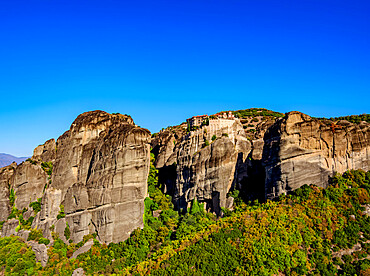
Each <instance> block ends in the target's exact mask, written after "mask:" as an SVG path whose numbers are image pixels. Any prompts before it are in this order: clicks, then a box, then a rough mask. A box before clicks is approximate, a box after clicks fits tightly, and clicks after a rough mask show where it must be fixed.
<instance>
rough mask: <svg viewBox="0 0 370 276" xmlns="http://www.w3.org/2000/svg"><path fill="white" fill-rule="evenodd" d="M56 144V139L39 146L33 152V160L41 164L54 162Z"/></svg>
mask: <svg viewBox="0 0 370 276" xmlns="http://www.w3.org/2000/svg"><path fill="white" fill-rule="evenodd" d="M56 152H57V150H56V143H55V140H54V139H50V140H48V141H46V142H45V143H44V144H43V145H39V146H38V147H36V148H35V149H34V151H33V156H32V160H37V161H41V162H52V163H53V162H54V161H55V157H56Z"/></svg>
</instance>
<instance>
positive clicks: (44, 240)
mask: <svg viewBox="0 0 370 276" xmlns="http://www.w3.org/2000/svg"><path fill="white" fill-rule="evenodd" d="M42 243H43V244H45V245H48V244H49V243H50V240H49V239H47V238H43V237H41V238H40V239H39V244H42Z"/></svg>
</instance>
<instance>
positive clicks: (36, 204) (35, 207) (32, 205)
mask: <svg viewBox="0 0 370 276" xmlns="http://www.w3.org/2000/svg"><path fill="white" fill-rule="evenodd" d="M30 208H32V209H33V211H34V213H35V214H37V213H38V212H40V211H41V198H38V199H37V200H36V201H34V202H31V203H30Z"/></svg>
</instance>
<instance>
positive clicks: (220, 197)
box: [152, 119, 251, 214]
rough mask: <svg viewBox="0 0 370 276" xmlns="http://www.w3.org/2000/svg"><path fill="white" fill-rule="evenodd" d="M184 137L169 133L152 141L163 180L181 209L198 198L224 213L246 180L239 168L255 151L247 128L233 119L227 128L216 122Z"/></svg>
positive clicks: (211, 209) (164, 133) (208, 206)
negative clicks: (239, 182)
mask: <svg viewBox="0 0 370 276" xmlns="http://www.w3.org/2000/svg"><path fill="white" fill-rule="evenodd" d="M182 134H183V135H182V136H180V135H178V132H176V131H175V132H172V131H168V130H166V131H164V132H161V133H159V135H157V136H156V137H155V138H154V139H153V141H152V146H153V151H154V152H155V154H156V160H157V162H156V167H157V168H159V169H160V181H162V182H164V184H165V186H166V192H168V193H170V194H171V195H172V196H173V200H174V203H175V206H177V208H180V209H183V208H187V207H189V206H190V203H191V201H192V200H193V199H196V200H198V201H200V202H204V203H205V204H206V206H205V207H206V208H207V210H209V211H213V212H215V213H216V214H220V213H221V207H226V206H227V193H228V192H229V190H230V188H231V186H232V185H233V184H234V181H235V179H237V178H242V177H243V175H240V172H239V170H238V165H239V164H240V163H243V162H244V161H245V159H246V157H247V155H248V153H249V151H250V148H251V146H250V142H249V141H248V140H247V138H246V136H245V133H244V130H243V127H242V125H241V123H240V122H239V120H230V123H229V124H228V125H227V126H225V125H223V124H219V125H218V120H217V119H215V120H213V121H210V124H209V125H203V126H202V127H201V128H199V129H197V130H194V131H190V132H189V133H184V132H182ZM212 138H213V139H212ZM213 140H214V141H213Z"/></svg>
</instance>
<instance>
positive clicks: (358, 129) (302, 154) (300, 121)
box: [262, 111, 370, 198]
mask: <svg viewBox="0 0 370 276" xmlns="http://www.w3.org/2000/svg"><path fill="white" fill-rule="evenodd" d="M369 154H370V124H369V123H366V122H362V123H360V124H359V125H356V124H353V123H350V122H348V121H338V122H334V121H331V120H319V119H314V118H311V117H310V116H308V115H305V114H303V113H300V112H296V111H293V112H289V113H287V114H286V116H285V117H284V118H283V119H280V120H278V121H277V122H276V123H275V124H274V125H272V126H271V127H270V128H269V129H268V130H267V132H266V134H265V135H264V148H263V157H262V159H263V160H262V161H263V166H264V168H265V173H266V178H265V196H266V198H274V197H276V196H278V195H280V194H282V193H286V192H288V191H291V190H294V189H297V188H299V187H300V186H302V185H304V184H315V185H317V186H321V187H324V188H325V187H326V186H327V185H328V178H329V176H332V175H333V174H334V173H335V172H338V173H343V172H344V171H346V170H350V169H363V170H369V169H370V156H369Z"/></svg>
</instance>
